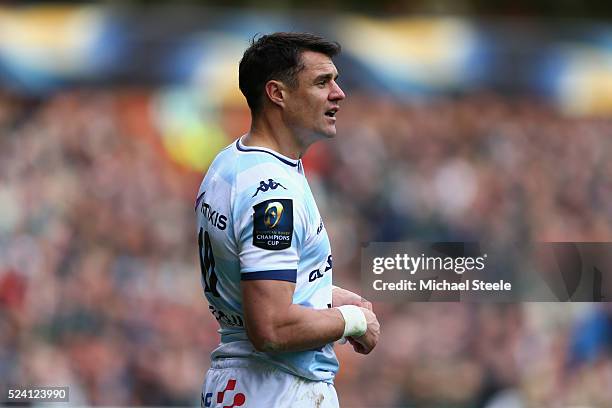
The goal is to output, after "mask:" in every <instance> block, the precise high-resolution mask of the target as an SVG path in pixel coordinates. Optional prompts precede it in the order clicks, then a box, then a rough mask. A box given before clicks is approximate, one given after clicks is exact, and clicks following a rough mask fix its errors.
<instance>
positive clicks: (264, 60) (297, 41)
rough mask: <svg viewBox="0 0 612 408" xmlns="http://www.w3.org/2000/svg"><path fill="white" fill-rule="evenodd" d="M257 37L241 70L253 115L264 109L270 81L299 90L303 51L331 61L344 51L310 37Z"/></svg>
mask: <svg viewBox="0 0 612 408" xmlns="http://www.w3.org/2000/svg"><path fill="white" fill-rule="evenodd" d="M256 37H257V35H256V36H255V37H253V39H252V40H251V45H250V46H249V48H247V50H246V51H245V52H244V55H243V56H242V59H241V60H240V66H239V69H238V82H239V86H240V91H242V94H243V95H244V97H245V98H246V100H247V103H248V105H249V108H251V112H252V114H253V115H256V114H258V113H259V112H260V110H261V108H262V103H263V98H262V97H263V92H264V86H265V84H266V83H267V82H268V81H269V80H271V79H276V80H279V81H283V82H285V83H286V84H287V85H289V86H291V87H295V86H297V74H298V73H299V72H300V71H301V70H302V69H303V68H304V65H303V63H302V53H303V52H304V51H314V52H320V53H321V54H325V55H327V56H328V57H330V58H332V57H334V56H335V55H337V54H339V53H340V50H341V47H340V44H338V43H337V42H335V41H327V40H326V39H324V38H322V37H319V36H318V35H315V34H310V33H283V32H280V33H274V34H268V35H264V36H261V37H260V38H259V39H256Z"/></svg>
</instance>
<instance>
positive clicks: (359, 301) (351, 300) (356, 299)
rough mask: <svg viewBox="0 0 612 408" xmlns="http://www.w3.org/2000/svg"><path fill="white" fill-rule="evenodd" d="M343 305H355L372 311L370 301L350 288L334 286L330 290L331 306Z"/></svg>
mask: <svg viewBox="0 0 612 408" xmlns="http://www.w3.org/2000/svg"><path fill="white" fill-rule="evenodd" d="M343 305H355V306H359V307H363V308H366V309H368V310H369V311H372V303H370V302H368V301H367V300H365V299H364V298H362V297H361V296H359V295H358V294H356V293H353V292H351V291H350V290H346V289H342V288H339V287H337V286H336V287H335V288H334V289H333V290H332V306H333V307H338V306H343Z"/></svg>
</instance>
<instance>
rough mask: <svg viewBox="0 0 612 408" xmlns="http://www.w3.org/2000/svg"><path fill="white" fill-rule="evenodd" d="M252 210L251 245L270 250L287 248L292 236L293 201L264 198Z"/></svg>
mask: <svg viewBox="0 0 612 408" xmlns="http://www.w3.org/2000/svg"><path fill="white" fill-rule="evenodd" d="M253 210H254V214H253V245H254V246H256V247H258V248H262V249H270V250H281V249H286V248H289V247H290V246H291V239H292V237H293V201H292V200H290V199H272V200H266V201H264V202H262V203H259V204H257V205H256V206H254V207H253Z"/></svg>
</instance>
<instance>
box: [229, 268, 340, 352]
mask: <svg viewBox="0 0 612 408" xmlns="http://www.w3.org/2000/svg"><path fill="white" fill-rule="evenodd" d="M241 288H242V301H243V303H242V307H243V311H244V316H245V319H246V328H247V335H248V336H249V340H251V343H253V345H254V346H255V348H256V349H257V350H259V351H301V350H309V349H312V348H317V347H321V346H323V345H325V344H327V343H331V342H333V341H336V340H338V339H340V337H342V334H343V333H344V318H343V317H342V314H341V313H340V311H339V310H338V309H336V308H332V309H325V310H315V309H309V308H307V307H303V306H299V305H294V304H293V303H292V299H293V291H294V289H295V284H294V283H291V282H285V281H277V280H247V281H241Z"/></svg>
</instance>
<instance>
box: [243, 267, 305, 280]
mask: <svg viewBox="0 0 612 408" xmlns="http://www.w3.org/2000/svg"><path fill="white" fill-rule="evenodd" d="M296 278H297V269H280V270H277V271H259V272H249V273H243V274H242V275H241V277H240V279H241V280H264V279H267V280H280V281H287V282H293V283H295V281H296Z"/></svg>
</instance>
